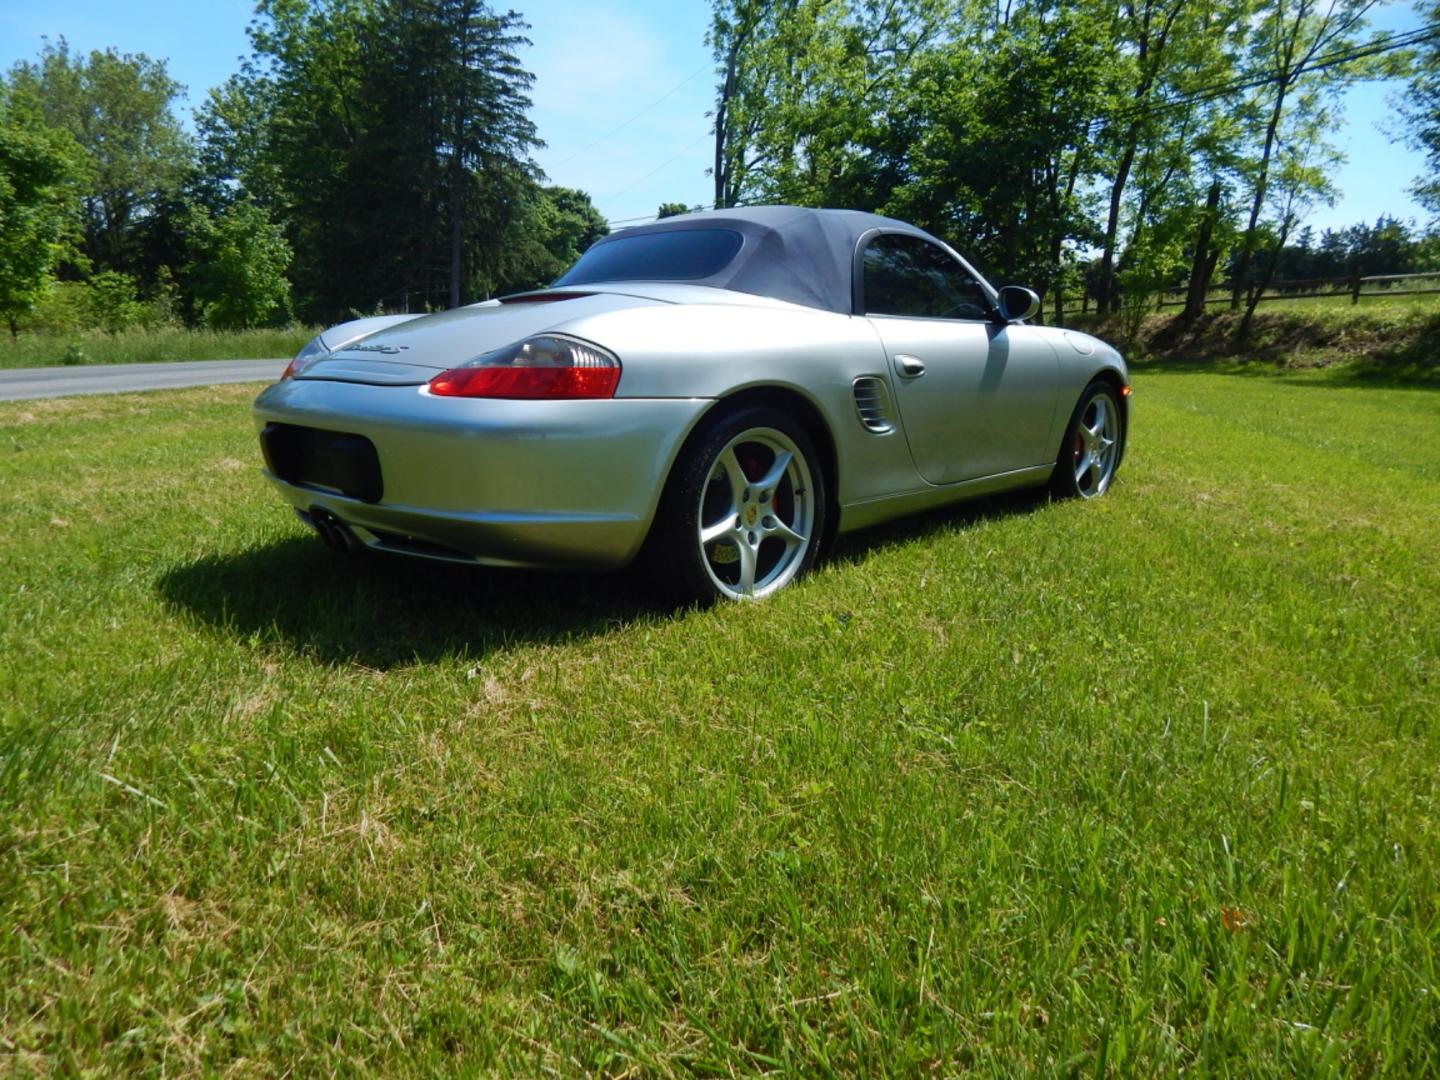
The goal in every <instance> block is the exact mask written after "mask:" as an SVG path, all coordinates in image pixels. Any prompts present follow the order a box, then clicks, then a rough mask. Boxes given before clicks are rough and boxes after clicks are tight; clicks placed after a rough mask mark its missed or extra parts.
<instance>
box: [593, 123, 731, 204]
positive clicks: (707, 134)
mask: <svg viewBox="0 0 1440 1080" xmlns="http://www.w3.org/2000/svg"><path fill="white" fill-rule="evenodd" d="M708 138H710V132H708V131H707V132H705V133H703V134H702V135H701V136H700V137H699V138H698V139H695V140H694V141H693V142H691V143H689V144H687V145H686V146H685V148H684V149H683V150H681V151H680V152H679V153H678V154H676V155H675V156H674V157H671V158H667V159H665V160H664V161H662V162H661V163H660V164H659V165H656V166H655V168H653V169H651V170H650V171H649V172H648V173H646V174H645V175H644V176H642V177H640V179H638V180H635V181H632V182H631V183H629V184H627V185H625V187H623V188H621V189H620V190H619V191H616V192H612V193H611V194H609V195H607V196H605V198H603V199H601V200H600V203H599V205H600V206H607V205H609V204H610V203H612V202H614V201H615V200H616V199H618V198H619V197H620V196H621V195H624V194H625V193H626V192H627V191H629V190H631V189H632V188H636V187H639V186H640V185H641V184H643V183H644V182H645V181H646V180H649V179H650V178H651V177H652V176H654V175H655V174H656V173H658V172H659V171H660V170H661V169H664V168H666V167H667V166H669V165H673V164H674V163H675V162H677V161H679V160H680V159H681V158H682V157H684V156H685V155H686V154H688V153H689V152H690V151H691V150H693V149H694V148H695V147H697V146H699V145H700V144H701V143H702V142H704V141H705V140H706V139H708Z"/></svg>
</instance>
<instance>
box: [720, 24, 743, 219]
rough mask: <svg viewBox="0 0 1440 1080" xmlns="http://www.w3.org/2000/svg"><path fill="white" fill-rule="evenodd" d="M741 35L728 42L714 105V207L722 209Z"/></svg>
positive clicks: (727, 183)
mask: <svg viewBox="0 0 1440 1080" xmlns="http://www.w3.org/2000/svg"><path fill="white" fill-rule="evenodd" d="M743 41H744V36H743V35H737V36H736V38H735V40H734V41H732V42H731V43H730V55H729V56H727V57H726V58H725V85H724V86H723V87H721V89H720V102H719V104H718V105H716V106H715V209H716V210H724V209H726V208H727V207H728V206H729V205H730V198H729V194H730V192H729V188H730V173H729V170H728V169H726V167H725V136H726V133H727V130H728V129H727V127H726V124H727V122H728V121H729V118H730V99H731V98H732V97H734V96H735V66H736V64H737V63H739V60H740V46H741V44H742V43H743Z"/></svg>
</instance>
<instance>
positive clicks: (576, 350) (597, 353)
mask: <svg viewBox="0 0 1440 1080" xmlns="http://www.w3.org/2000/svg"><path fill="white" fill-rule="evenodd" d="M619 384H620V361H619V359H618V358H617V357H615V356H614V355H613V354H611V353H609V352H606V351H605V350H604V349H602V348H600V347H599V346H598V345H591V344H590V343H589V342H588V341H581V340H580V339H579V338H572V337H566V336H565V335H563V334H542V335H541V336H540V337H533V338H529V339H527V340H525V341H522V342H519V343H518V344H515V345H509V346H506V347H505V348H503V349H497V350H496V351H495V352H491V353H486V354H485V355H484V356H477V357H476V358H475V359H474V360H471V361H470V362H469V363H467V364H461V365H460V366H459V367H453V368H451V369H450V370H448V371H442V372H441V373H440V374H439V375H436V376H435V378H433V379H431V380H430V392H431V393H432V394H436V395H438V396H440V397H474V398H523V399H529V400H555V399H574V398H608V397H614V396H615V388H616V386H618V385H619Z"/></svg>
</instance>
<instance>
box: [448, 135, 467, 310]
mask: <svg viewBox="0 0 1440 1080" xmlns="http://www.w3.org/2000/svg"><path fill="white" fill-rule="evenodd" d="M464 212H465V163H464V162H463V161H462V160H461V157H460V148H459V146H458V145H457V146H456V147H455V151H454V153H453V154H452V155H451V157H450V307H452V308H457V307H459V306H460V239H461V237H462V235H463V234H464V230H463V228H462V226H463V224H464V220H463V215H464Z"/></svg>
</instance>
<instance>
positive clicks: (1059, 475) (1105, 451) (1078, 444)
mask: <svg viewBox="0 0 1440 1080" xmlns="http://www.w3.org/2000/svg"><path fill="white" fill-rule="evenodd" d="M1124 446H1125V423H1124V417H1123V416H1122V415H1121V413H1120V399H1119V397H1118V395H1117V394H1116V393H1115V387H1113V386H1112V385H1111V384H1110V383H1108V382H1106V381H1105V380H1103V379H1096V380H1095V381H1094V382H1092V383H1091V384H1090V385H1089V386H1087V387H1086V388H1085V392H1084V393H1083V394H1081V395H1080V401H1079V403H1078V404H1077V405H1076V406H1075V411H1074V413H1072V414H1071V416H1070V426H1069V427H1068V428H1066V430H1065V439H1064V441H1063V442H1062V443H1061V444H1060V456H1059V458H1058V459H1057V461H1056V462H1055V473H1054V475H1053V476H1052V478H1051V481H1050V486H1051V488H1052V489H1053V490H1054V492H1055V494H1056V495H1059V496H1061V497H1063V498H1081V499H1094V498H1097V497H1098V496H1100V495H1103V494H1105V492H1106V491H1107V490H1108V489H1109V487H1110V481H1111V480H1113V479H1114V478H1115V468H1116V466H1117V465H1119V464H1120V454H1121V451H1122V450H1123V449H1124Z"/></svg>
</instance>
